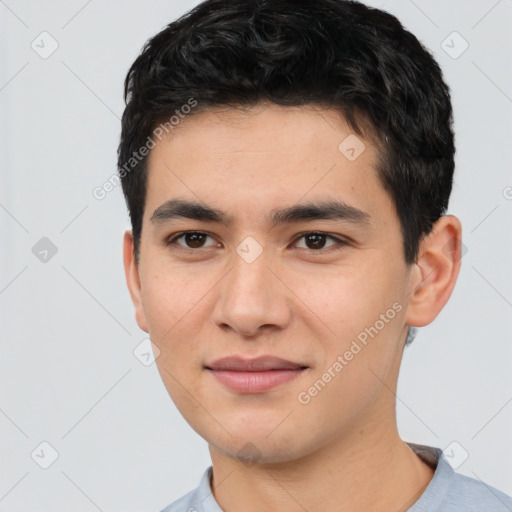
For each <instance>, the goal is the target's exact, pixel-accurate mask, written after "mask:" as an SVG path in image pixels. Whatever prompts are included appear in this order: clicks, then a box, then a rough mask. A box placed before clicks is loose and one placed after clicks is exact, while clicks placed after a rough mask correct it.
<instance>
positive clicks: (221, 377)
mask: <svg viewBox="0 0 512 512" xmlns="http://www.w3.org/2000/svg"><path fill="white" fill-rule="evenodd" d="M205 369H206V370H208V371H209V372H210V373H211V374H212V375H213V376H214V377H215V378H216V379H217V380H218V381H219V382H220V383H221V384H223V385H224V386H226V387H227V388H229V389H230V390H232V391H235V392H238V393H262V392H265V391H269V390H270V389H273V388H275V387H277V386H280V385H283V384H285V383H287V382H290V381H291V380H293V379H295V378H297V377H298V376H299V375H301V374H302V373H303V372H304V371H305V370H307V369H308V366H304V365H301V364H298V363H295V362H293V361H288V360H286V359H281V358H278V357H273V356H262V357H258V358H255V359H246V358H243V357H237V356H236V357H225V358H222V359H218V360H217V361H214V362H213V363H211V364H209V365H206V366H205Z"/></svg>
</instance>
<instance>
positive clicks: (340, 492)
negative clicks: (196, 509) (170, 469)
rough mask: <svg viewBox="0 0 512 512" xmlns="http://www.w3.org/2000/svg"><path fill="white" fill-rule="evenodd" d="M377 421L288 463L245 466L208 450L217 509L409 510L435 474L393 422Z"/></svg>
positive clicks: (229, 511)
mask: <svg viewBox="0 0 512 512" xmlns="http://www.w3.org/2000/svg"><path fill="white" fill-rule="evenodd" d="M375 420H376V423H375V424H374V425H373V427H374V428H368V427H367V428H362V427H361V424H359V425H358V427H357V429H354V430H353V431H352V432H344V433H343V435H342V436H339V438H341V440H340V439H336V440H335V441H331V442H327V443H325V444H324V445H323V446H322V447H320V448H319V449H317V450H315V451H314V452H311V453H309V454H307V455H305V456H304V457H301V458H300V459H295V460H292V461H286V462H279V463H270V462H269V463H258V464H255V465H253V466H247V465H244V463H243V462H241V461H238V460H234V459H232V458H229V457H226V456H225V455H224V454H223V453H222V452H220V451H218V450H217V449H216V448H215V447H213V446H212V445H210V454H211V457H212V465H213V479H212V489H213V494H214V496H215V499H216V501H217V503H219V505H220V507H221V508H222V509H223V510H225V511H226V512H238V511H244V512H260V511H261V510H265V511H268V512H278V511H279V512H282V510H287V511H290V512H295V511H297V512H304V510H307V511H308V512H315V511H320V510H321V511H322V512H349V511H350V512H359V511H361V512H363V511H364V512H368V511H369V510H396V511H397V512H398V511H401V510H404V511H405V510H408V509H409V508H410V507H411V506H412V504H413V503H414V502H416V501H417V500H418V499H419V497H420V496H421V494H422V493H423V492H424V490H425V488H426V487H427V485H428V484H429V483H430V481H431V479H432V477H433V474H434V470H433V469H432V468H430V466H428V465H427V464H426V463H424V462H423V461H422V460H421V459H420V458H419V457H418V455H416V453H415V452H414V451H413V450H412V449H411V448H410V447H409V446H408V445H407V444H406V443H405V442H403V441H402V440H401V439H400V437H399V435H398V431H397V429H396V422H395V421H392V422H383V418H382V417H381V418H380V419H379V418H375ZM383 424H384V425H386V424H387V425H391V427H390V428H388V429H387V430H383V428H382V425H383ZM369 426H371V425H369Z"/></svg>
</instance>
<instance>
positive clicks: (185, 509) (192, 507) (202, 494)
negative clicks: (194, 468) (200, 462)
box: [160, 466, 222, 512]
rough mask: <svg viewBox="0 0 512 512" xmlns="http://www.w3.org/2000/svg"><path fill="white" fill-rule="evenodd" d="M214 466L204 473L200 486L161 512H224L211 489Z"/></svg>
mask: <svg viewBox="0 0 512 512" xmlns="http://www.w3.org/2000/svg"><path fill="white" fill-rule="evenodd" d="M211 473H212V466H209V467H208V468H207V469H206V470H205V471H204V473H203V476H202V477H201V481H200V482H199V486H198V487H196V488H195V489H194V490H192V491H190V492H188V493H187V494H185V495H184V496H182V497H181V498H180V499H178V500H176V501H174V502H172V503H171V504H170V505H167V507H165V508H164V509H162V510H161V511H160V512H222V510H221V508H220V507H219V505H218V504H217V502H216V501H215V498H214V496H213V494H212V491H211V487H210V480H211Z"/></svg>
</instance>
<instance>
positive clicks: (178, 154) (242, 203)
mask: <svg viewBox="0 0 512 512" xmlns="http://www.w3.org/2000/svg"><path fill="white" fill-rule="evenodd" d="M377 162H378V155H377V149H376V147H375V146H374V145H373V143H372V142H371V141H370V140H368V139H367V138H363V137H361V136H359V135H356V134H355V133H354V131H353V130H352V129H351V128H350V126H349V125H348V124H347V122H346V121H345V120H344V119H343V117H342V116H341V115H340V114H339V113H338V111H336V110H334V109H327V108H320V107H312V106H308V107H282V106H278V105H275V104H259V105H257V106H256V107H253V108H251V109H246V110H244V111H242V110H239V109H229V108H222V109H221V108H215V109H210V110H206V111H203V112H200V113H195V114H193V115H191V116H190V117H189V118H187V117H185V118H184V119H183V120H182V121H180V123H179V124H178V125H177V126H175V127H174V129H173V130H172V132H171V133H170V134H169V136H167V137H166V138H163V139H162V141H159V142H157V144H156V146H155V147H154V148H153V149H152V150H151V152H150V156H149V161H148V173H149V174H148V185H147V198H146V199H147V202H146V205H147V208H146V212H145V216H146V217H151V214H152V213H153V211H154V210H155V209H156V208H157V207H158V206H160V205H161V204H163V203H164V202H165V201H168V200H170V199H172V198H175V197H180V198H183V197H187V198H189V199H191V200H192V199H193V200H195V201H196V202H197V201H201V202H206V203H207V204H209V205H211V206H216V205H223V209H224V210H226V209H227V210H230V211H231V212H232V213H234V214H235V215H240V216H246V217H249V216H251V215H256V214H257V211H259V212H260V213H261V212H262V211H266V212H268V211H269V210H273V209H275V208H276V207H277V206H283V204H286V205H288V204H292V203H293V204H294V203H299V202H301V201H302V200H304V201H306V200H307V201H316V200H329V199H332V200H342V201H344V202H346V203H347V204H351V205H352V206H354V207H356V208H359V209H361V210H365V209H368V207H370V208H369V209H370V210H373V211H376V210H378V208H379V207H380V208H382V207H383V206H384V205H383V204H379V202H380V203H383V202H386V201H387V202H388V204H387V206H388V207H389V197H388V196H387V193H386V192H385V191H384V189H383V187H382V185H381V183H380V180H379V179H378V176H377V172H376V166H377ZM376 199H377V203H376V204H373V206H372V204H371V203H372V202H373V203H375V201H376ZM307 201H306V202H307Z"/></svg>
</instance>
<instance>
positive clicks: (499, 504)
mask: <svg viewBox="0 0 512 512" xmlns="http://www.w3.org/2000/svg"><path fill="white" fill-rule="evenodd" d="M442 505H443V508H441V510H447V511H451V510H454V511H456V510H464V511H465V512H480V511H482V510H492V511H493V512H502V511H503V512H512V498H511V497H510V496H508V495H507V494H505V493H504V492H502V491H500V490H498V489H496V488H495V487H492V486H491V485H488V484H486V483H485V482H482V481H481V480H477V479H475V478H470V477H468V476H465V475H461V474H459V473H455V472H454V474H453V478H452V480H451V485H450V486H449V487H448V489H447V492H446V495H445V497H444V500H443V502H442Z"/></svg>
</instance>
